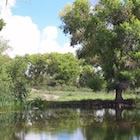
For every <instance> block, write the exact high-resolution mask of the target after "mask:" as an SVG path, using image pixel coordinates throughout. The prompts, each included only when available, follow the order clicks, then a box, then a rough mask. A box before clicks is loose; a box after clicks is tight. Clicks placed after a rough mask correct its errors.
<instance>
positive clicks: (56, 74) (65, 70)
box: [47, 53, 79, 85]
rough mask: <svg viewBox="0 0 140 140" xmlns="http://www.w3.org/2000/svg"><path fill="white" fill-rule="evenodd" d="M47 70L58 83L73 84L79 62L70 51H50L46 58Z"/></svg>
mask: <svg viewBox="0 0 140 140" xmlns="http://www.w3.org/2000/svg"><path fill="white" fill-rule="evenodd" d="M47 63H48V69H47V72H48V74H49V75H50V77H51V78H53V79H54V80H55V81H56V82H57V83H58V84H61V85H62V84H69V85H73V84H75V83H76V80H77V78H78V75H79V62H78V60H77V58H76V57H75V56H73V54H71V53H67V54H58V53H52V54H50V55H49V58H48V59H47Z"/></svg>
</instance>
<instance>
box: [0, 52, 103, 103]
mask: <svg viewBox="0 0 140 140" xmlns="http://www.w3.org/2000/svg"><path fill="white" fill-rule="evenodd" d="M95 69H96V72H95V70H94V67H93V66H92V65H89V64H88V63H87V62H85V61H84V59H77V57H76V56H74V55H73V54H72V53H66V54H59V53H50V54H33V55H25V56H16V57H15V58H13V59H12V58H10V57H9V56H8V55H2V54H1V55H0V86H1V91H0V92H1V95H0V98H1V100H7V101H8V100H13V99H14V100H17V101H23V100H24V99H25V98H26V97H27V95H28V92H29V91H28V89H30V88H32V87H33V88H46V89H47V87H57V86H58V87H60V86H61V87H62V86H64V85H65V87H66V86H73V87H77V88H81V87H89V88H91V89H93V90H102V89H103V88H105V80H104V79H103V76H102V72H101V70H97V68H95ZM5 91H6V92H5ZM9 95H10V96H9ZM3 96H5V97H3ZM8 102H9V101H8Z"/></svg>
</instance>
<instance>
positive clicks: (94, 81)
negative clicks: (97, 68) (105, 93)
mask: <svg viewBox="0 0 140 140" xmlns="http://www.w3.org/2000/svg"><path fill="white" fill-rule="evenodd" d="M87 84H88V87H89V88H91V89H93V90H94V91H101V90H103V89H105V86H106V82H105V80H104V78H103V77H102V76H101V75H100V74H98V73H97V74H94V75H93V76H92V78H91V80H90V81H88V83H87Z"/></svg>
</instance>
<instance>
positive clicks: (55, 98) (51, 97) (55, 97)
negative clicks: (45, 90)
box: [42, 94, 60, 101]
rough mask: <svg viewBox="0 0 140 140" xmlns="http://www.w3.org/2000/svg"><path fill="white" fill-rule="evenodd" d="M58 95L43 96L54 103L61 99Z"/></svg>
mask: <svg viewBox="0 0 140 140" xmlns="http://www.w3.org/2000/svg"><path fill="white" fill-rule="evenodd" d="M59 97H60V96H58V95H50V94H42V99H43V100H47V101H54V100H57V99H59Z"/></svg>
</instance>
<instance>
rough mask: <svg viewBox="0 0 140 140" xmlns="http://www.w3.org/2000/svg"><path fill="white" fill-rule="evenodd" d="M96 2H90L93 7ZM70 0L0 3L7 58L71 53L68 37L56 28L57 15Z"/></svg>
mask: <svg viewBox="0 0 140 140" xmlns="http://www.w3.org/2000/svg"><path fill="white" fill-rule="evenodd" d="M97 1H98V0H91V2H92V4H93V5H95V3H97ZM72 2H74V0H8V5H7V6H6V5H5V0H0V10H1V14H0V17H1V18H3V19H4V21H5V22H6V26H5V27H4V28H3V30H2V31H1V32H0V36H2V37H3V38H4V39H6V40H8V41H9V42H8V44H9V46H11V48H12V49H11V50H9V51H8V54H9V55H10V56H11V57H15V56H16V55H25V54H27V53H28V54H34V53H50V52H59V53H67V52H72V53H75V50H76V48H73V47H71V46H70V39H69V36H65V35H64V33H63V32H62V30H61V29H60V28H59V27H60V25H61V24H62V21H61V20H60V18H59V12H60V11H61V10H62V9H63V7H64V6H65V5H67V4H70V3H72Z"/></svg>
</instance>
